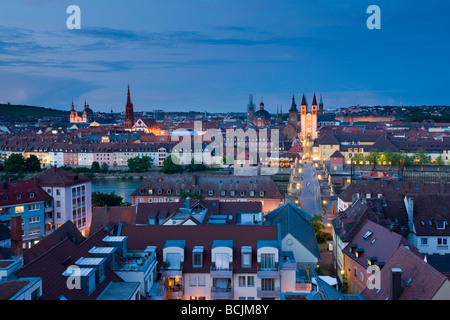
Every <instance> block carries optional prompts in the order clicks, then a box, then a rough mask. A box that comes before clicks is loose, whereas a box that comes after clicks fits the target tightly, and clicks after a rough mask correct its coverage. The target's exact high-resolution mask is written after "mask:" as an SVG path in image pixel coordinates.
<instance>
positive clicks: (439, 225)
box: [436, 221, 445, 230]
mask: <svg viewBox="0 0 450 320" xmlns="http://www.w3.org/2000/svg"><path fill="white" fill-rule="evenodd" d="M436 229H440V230H442V229H445V222H444V221H436Z"/></svg>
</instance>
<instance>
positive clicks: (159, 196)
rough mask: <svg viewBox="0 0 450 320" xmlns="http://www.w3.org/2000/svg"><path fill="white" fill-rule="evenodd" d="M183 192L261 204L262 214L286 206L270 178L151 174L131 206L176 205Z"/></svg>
mask: <svg viewBox="0 0 450 320" xmlns="http://www.w3.org/2000/svg"><path fill="white" fill-rule="evenodd" d="M183 192H186V193H198V194H201V195H203V196H204V199H205V200H216V201H226V202H250V201H260V202H261V203H262V205H263V213H267V212H269V211H271V210H274V209H275V208H278V207H279V206H280V205H281V204H283V203H284V195H283V191H282V190H280V188H279V187H278V186H277V184H276V183H275V182H274V181H273V180H272V178H271V177H270V176H228V175H194V174H177V175H160V174H150V175H148V176H147V177H146V178H145V180H144V181H143V182H142V183H141V184H140V185H139V186H138V187H137V188H136V190H135V191H134V192H133V193H132V194H131V198H132V204H133V205H137V204H138V203H142V202H153V203H154V202H177V201H180V198H181V195H182V193H183Z"/></svg>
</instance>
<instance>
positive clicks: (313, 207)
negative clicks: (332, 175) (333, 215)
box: [299, 162, 322, 215]
mask: <svg viewBox="0 0 450 320" xmlns="http://www.w3.org/2000/svg"><path fill="white" fill-rule="evenodd" d="M301 175H302V177H303V180H302V186H301V189H300V192H299V201H300V203H302V204H303V206H302V209H303V210H305V211H306V212H308V213H309V214H312V215H322V210H321V203H320V186H319V180H318V179H317V174H316V169H315V168H314V164H313V163H312V162H306V163H304V164H303V165H302V173H301Z"/></svg>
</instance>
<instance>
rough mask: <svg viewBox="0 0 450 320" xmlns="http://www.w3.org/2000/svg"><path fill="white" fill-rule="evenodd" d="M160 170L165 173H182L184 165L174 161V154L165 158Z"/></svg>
mask: <svg viewBox="0 0 450 320" xmlns="http://www.w3.org/2000/svg"><path fill="white" fill-rule="evenodd" d="M160 171H161V172H162V173H165V174H174V173H181V172H183V167H182V166H181V165H179V164H176V163H174V162H173V160H172V156H168V157H167V158H165V159H164V162H163V165H162V167H161V170H160Z"/></svg>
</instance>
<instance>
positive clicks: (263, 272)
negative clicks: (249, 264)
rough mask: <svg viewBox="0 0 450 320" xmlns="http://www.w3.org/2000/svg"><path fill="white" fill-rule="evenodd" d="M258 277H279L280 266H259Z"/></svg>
mask: <svg viewBox="0 0 450 320" xmlns="http://www.w3.org/2000/svg"><path fill="white" fill-rule="evenodd" d="M257 277H258V278H262V279H272V278H279V277H280V270H279V269H278V266H273V267H270V268H263V267H261V266H258V270H257Z"/></svg>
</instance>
